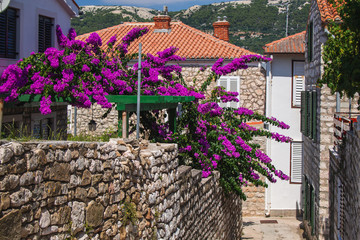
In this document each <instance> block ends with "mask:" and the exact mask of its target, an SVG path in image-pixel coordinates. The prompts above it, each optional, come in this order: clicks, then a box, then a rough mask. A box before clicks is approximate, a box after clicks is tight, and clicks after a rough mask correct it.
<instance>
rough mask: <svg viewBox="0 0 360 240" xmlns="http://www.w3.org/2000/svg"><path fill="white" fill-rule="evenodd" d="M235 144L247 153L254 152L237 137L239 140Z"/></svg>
mask: <svg viewBox="0 0 360 240" xmlns="http://www.w3.org/2000/svg"><path fill="white" fill-rule="evenodd" d="M235 142H236V143H237V144H239V145H240V147H241V148H242V149H244V150H245V151H246V152H251V151H252V148H251V147H250V146H249V145H247V144H246V143H245V141H244V140H243V139H242V138H241V137H239V136H237V138H236V139H235Z"/></svg>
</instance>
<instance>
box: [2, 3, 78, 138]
mask: <svg viewBox="0 0 360 240" xmlns="http://www.w3.org/2000/svg"><path fill="white" fill-rule="evenodd" d="M78 14H79V6H78V5H77V4H76V2H75V1H74V0H32V1H28V0H12V1H10V4H9V6H8V8H7V9H6V10H5V11H3V12H1V13H0V32H1V36H0V75H1V73H2V72H3V70H4V69H5V68H6V67H7V66H9V65H11V64H15V63H16V62H17V61H19V60H20V59H22V58H25V57H27V56H29V55H30V54H31V52H44V51H45V50H46V48H48V47H58V43H57V41H56V34H55V26H56V25H57V24H59V25H60V26H61V27H62V28H63V30H64V31H65V32H66V31H68V30H69V29H70V21H71V18H72V17H76V16H78ZM38 106H39V104H38V103H37V104H25V105H24V104H17V103H11V104H5V106H4V109H3V119H2V132H4V133H5V136H8V135H9V132H12V131H13V130H14V129H17V130H19V129H20V128H22V130H20V131H26V132H28V133H30V134H33V135H34V136H36V137H43V138H48V137H49V134H50V132H52V133H53V134H55V132H54V131H56V130H55V129H58V133H59V132H60V131H62V132H63V133H64V134H66V125H67V119H66V105H65V104H63V105H61V104H58V106H56V108H54V110H55V111H54V112H53V113H52V114H51V115H47V116H43V115H41V114H40V112H39V110H38V108H39V107H38ZM49 131H50V132H49Z"/></svg>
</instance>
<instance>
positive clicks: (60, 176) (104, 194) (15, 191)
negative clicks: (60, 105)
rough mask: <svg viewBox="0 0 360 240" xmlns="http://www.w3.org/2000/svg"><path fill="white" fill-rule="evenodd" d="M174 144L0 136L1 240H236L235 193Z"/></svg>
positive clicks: (238, 229)
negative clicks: (180, 155)
mask: <svg viewBox="0 0 360 240" xmlns="http://www.w3.org/2000/svg"><path fill="white" fill-rule="evenodd" d="M218 178H219V173H216V172H215V173H214V174H213V175H212V176H210V177H208V178H206V179H202V178H201V173H200V171H198V170H193V169H191V168H189V167H186V166H178V160H177V146H176V145H175V144H148V142H146V141H143V142H141V143H140V144H139V143H138V142H136V141H134V140H128V139H124V140H123V139H113V140H111V141H110V142H109V143H85V142H28V143H16V142H6V141H3V142H0V195H1V203H0V210H1V212H0V239H4V240H5V239H69V238H74V239H82V240H84V239H240V237H241V224H242V221H241V220H242V219H241V200H240V199H239V198H238V197H236V196H230V197H226V196H225V195H224V194H223V192H222V190H221V188H220V187H219V184H218Z"/></svg>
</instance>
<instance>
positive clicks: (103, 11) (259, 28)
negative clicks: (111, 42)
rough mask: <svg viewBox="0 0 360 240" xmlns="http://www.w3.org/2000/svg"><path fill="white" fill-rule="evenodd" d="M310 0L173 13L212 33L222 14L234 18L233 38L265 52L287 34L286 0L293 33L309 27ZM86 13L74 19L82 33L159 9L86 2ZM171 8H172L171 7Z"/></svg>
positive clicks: (255, 1) (144, 17) (245, 2)
mask: <svg viewBox="0 0 360 240" xmlns="http://www.w3.org/2000/svg"><path fill="white" fill-rule="evenodd" d="M309 2H310V0H291V1H290V0H252V1H251V0H240V1H231V2H223V3H214V4H210V5H202V6H200V5H195V6H192V7H190V8H188V9H185V10H181V11H176V12H174V11H170V12H169V15H170V16H171V17H172V18H173V19H174V20H178V21H182V22H184V23H185V24H188V25H190V26H192V27H195V28H197V29H200V30H202V31H205V32H208V33H210V34H211V33H212V30H213V27H212V23H213V22H215V21H216V20H217V17H218V16H221V17H223V16H226V17H227V20H228V21H229V22H230V24H231V26H230V42H231V43H233V44H236V45H238V46H242V47H245V48H247V49H249V50H251V51H254V52H258V53H262V52H263V49H262V47H263V46H264V45H265V44H266V43H269V42H271V41H273V40H276V39H279V38H282V37H284V36H285V26H286V6H285V4H286V3H290V4H289V9H288V10H289V12H288V13H289V28H288V33H289V35H291V34H294V33H297V32H301V31H303V30H305V28H306V21H307V17H308V12H309ZM81 10H82V11H83V15H81V16H80V17H79V18H76V19H73V21H72V25H73V27H74V28H75V29H76V30H77V32H78V33H79V34H83V33H87V32H91V31H95V30H98V29H102V28H106V27H110V26H114V25H117V24H120V23H121V22H128V21H130V22H133V21H135V22H144V21H152V18H153V16H155V15H157V14H158V11H157V10H154V9H150V8H139V7H127V6H84V7H82V8H81ZM169 10H171V9H169Z"/></svg>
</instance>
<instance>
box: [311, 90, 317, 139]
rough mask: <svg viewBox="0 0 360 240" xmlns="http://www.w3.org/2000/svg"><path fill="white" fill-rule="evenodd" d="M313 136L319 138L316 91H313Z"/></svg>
mask: <svg viewBox="0 0 360 240" xmlns="http://www.w3.org/2000/svg"><path fill="white" fill-rule="evenodd" d="M311 95H312V97H311V101H312V103H311V138H312V139H313V140H314V141H316V140H317V131H316V128H317V119H316V117H317V114H316V112H317V93H316V91H314V92H312V93H311Z"/></svg>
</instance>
